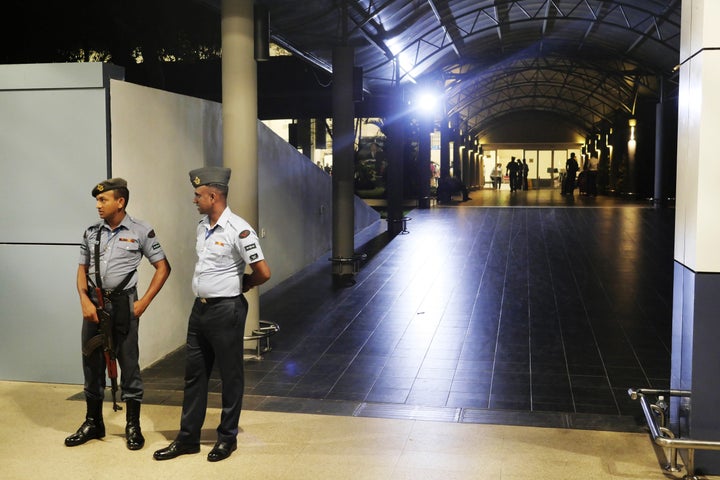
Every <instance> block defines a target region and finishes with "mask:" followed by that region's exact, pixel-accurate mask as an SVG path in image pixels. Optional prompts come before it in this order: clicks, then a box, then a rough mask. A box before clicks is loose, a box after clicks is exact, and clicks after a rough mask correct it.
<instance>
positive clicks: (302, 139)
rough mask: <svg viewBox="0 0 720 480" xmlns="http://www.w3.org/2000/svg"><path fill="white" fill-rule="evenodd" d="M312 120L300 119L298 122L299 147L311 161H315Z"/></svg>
mask: <svg viewBox="0 0 720 480" xmlns="http://www.w3.org/2000/svg"><path fill="white" fill-rule="evenodd" d="M310 124H311V122H310V119H309V118H298V121H297V146H298V148H299V149H300V150H301V151H302V154H303V155H305V156H306V157H307V158H309V159H310V160H312V159H313V155H312V153H313V152H312V133H311V130H310Z"/></svg>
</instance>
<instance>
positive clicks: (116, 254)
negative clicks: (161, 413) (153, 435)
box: [65, 178, 170, 450]
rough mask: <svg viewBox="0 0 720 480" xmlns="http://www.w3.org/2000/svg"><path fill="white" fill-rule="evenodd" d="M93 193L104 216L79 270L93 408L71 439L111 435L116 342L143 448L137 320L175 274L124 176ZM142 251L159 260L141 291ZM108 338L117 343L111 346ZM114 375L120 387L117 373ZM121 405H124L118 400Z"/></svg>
mask: <svg viewBox="0 0 720 480" xmlns="http://www.w3.org/2000/svg"><path fill="white" fill-rule="evenodd" d="M92 196H93V197H95V199H96V200H97V204H96V206H97V210H98V214H99V215H100V218H101V219H102V221H100V222H98V223H96V224H94V225H91V226H90V227H89V228H88V229H87V230H85V234H84V235H83V239H82V244H81V245H80V262H79V265H78V271H77V289H78V293H79V295H80V305H81V307H82V315H83V325H82V345H83V374H84V377H85V389H84V390H85V401H86V403H87V414H86V416H85V422H83V424H82V425H81V426H80V428H79V429H78V430H77V432H75V433H74V434H72V435H70V436H69V437H67V438H66V439H65V445H67V446H68V447H74V446H77V445H82V444H83V443H85V442H87V441H88V440H92V439H95V438H102V437H104V436H105V424H104V423H103V416H102V403H103V398H104V396H105V367H106V362H107V366H108V367H109V370H110V365H111V364H110V362H109V361H108V360H107V359H106V355H105V354H106V353H109V352H108V350H112V352H111V353H112V355H113V359H112V365H113V366H114V365H115V363H114V362H115V358H117V361H118V363H119V364H120V368H121V370H122V375H121V382H120V383H121V389H122V395H121V398H122V400H124V401H125V402H126V409H127V410H126V418H127V426H126V427H125V436H126V442H127V447H128V448H129V449H130V450H138V449H140V448H142V447H143V445H144V444H145V439H144V438H143V435H142V432H141V430H140V403H141V402H142V397H143V384H142V379H141V378H140V366H139V365H138V356H139V349H138V320H139V318H140V316H141V315H142V314H143V312H145V310H146V309H147V308H148V305H150V302H151V301H152V299H153V298H155V295H157V293H158V292H159V291H160V289H161V288H162V286H163V284H164V283H165V280H167V278H168V276H169V275H170V264H169V263H168V261H167V260H166V259H165V253H164V252H163V249H162V247H160V243H159V241H158V239H157V238H156V237H155V231H154V230H153V229H152V227H150V225H148V224H147V223H145V222H143V221H141V220H138V219H134V218H132V217H130V215H128V214H127V213H126V211H125V210H126V208H127V204H128V201H129V198H130V193H129V191H128V188H127V182H126V181H125V180H123V179H122V178H111V179H108V180H105V181H103V182H100V183H99V184H97V186H96V187H95V188H93V190H92ZM143 256H145V257H147V259H148V260H149V261H150V263H151V264H152V265H153V267H155V273H154V274H153V277H152V280H151V281H150V285H149V286H148V288H147V291H146V292H145V294H144V295H143V296H142V297H140V298H138V293H137V288H136V285H137V280H138V274H137V267H138V265H139V264H140V260H141V259H142V257H143ZM106 321H107V323H105V322H106ZM108 325H110V326H111V327H109V329H107V330H105V329H103V327H105V326H108ZM95 339H101V343H102V344H96V345H95V346H94V347H89V345H92V344H93V340H95ZM108 342H110V343H108ZM108 344H109V345H111V346H112V348H111V349H108ZM108 373H110V372H108ZM115 375H117V373H116V372H115ZM111 380H112V381H113V384H114V387H115V388H116V387H117V385H116V384H115V378H113V376H112V375H111ZM113 402H114V392H113ZM115 408H116V409H120V407H117V405H115Z"/></svg>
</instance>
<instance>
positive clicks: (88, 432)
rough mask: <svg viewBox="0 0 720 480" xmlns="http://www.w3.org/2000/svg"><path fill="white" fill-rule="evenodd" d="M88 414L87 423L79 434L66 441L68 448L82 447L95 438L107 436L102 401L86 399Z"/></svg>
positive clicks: (85, 422) (74, 434)
mask: <svg viewBox="0 0 720 480" xmlns="http://www.w3.org/2000/svg"><path fill="white" fill-rule="evenodd" d="M85 402H86V403H87V414H86V415H85V421H84V422H83V424H82V425H80V428H78V430H77V432H75V433H73V434H72V435H70V436H69V437H67V438H66V439H65V445H66V446H68V447H76V446H78V445H82V444H83V443H85V442H87V441H88V440H92V439H95V438H103V437H104V436H105V424H104V423H103V416H102V399H99V400H94V399H90V398H88V399H86V400H85Z"/></svg>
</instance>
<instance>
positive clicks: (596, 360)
mask: <svg viewBox="0 0 720 480" xmlns="http://www.w3.org/2000/svg"><path fill="white" fill-rule="evenodd" d="M476 193H477V194H476V195H473V201H472V202H471V203H475V204H479V203H482V202H485V201H486V200H485V198H486V197H483V196H482V194H480V193H479V192H476ZM524 193H527V194H530V193H531V192H523V193H521V194H524ZM508 195H510V194H509V193H508ZM535 195H536V197H534V199H533V200H530V201H528V202H527V203H528V204H532V205H537V206H533V207H520V206H518V207H515V208H490V207H487V208H485V207H472V206H462V207H445V208H432V209H427V210H415V211H412V212H410V213H409V216H411V217H412V222H411V223H409V224H408V229H409V230H410V233H409V234H407V235H400V236H397V237H396V238H394V239H392V240H390V239H389V238H388V237H387V235H386V234H385V233H384V229H385V224H384V223H378V224H377V225H376V227H375V228H371V229H368V230H366V231H365V232H363V233H362V234H361V235H359V236H358V237H357V239H356V250H357V251H358V252H363V253H367V260H366V261H365V263H364V264H363V265H362V266H361V270H360V272H359V273H358V275H357V282H356V284H355V285H353V286H351V287H348V288H344V289H337V288H333V286H332V281H331V273H330V267H329V262H328V261H327V258H323V259H320V260H319V261H318V262H316V263H315V264H313V265H311V266H309V267H308V268H306V269H305V270H303V271H302V272H300V273H298V274H297V275H295V276H294V277H293V278H291V279H289V280H287V281H285V282H283V283H282V284H280V285H279V286H277V287H275V288H274V289H273V290H271V291H268V292H264V293H263V295H262V296H261V312H262V314H261V315H262V318H263V319H265V320H271V321H274V322H277V323H278V324H279V325H280V327H281V330H280V332H279V333H278V334H277V335H275V336H274V337H273V338H272V339H271V343H272V346H273V350H272V351H271V352H269V353H267V354H266V355H265V357H264V359H263V360H262V361H257V362H247V364H246V377H247V382H246V396H247V399H246V402H245V404H246V408H257V409H263V408H264V409H272V408H284V409H286V410H284V411H307V410H312V411H314V412H318V411H323V407H322V405H328V406H331V405H332V406H333V408H332V409H331V410H332V411H328V413H330V414H346V412H355V413H353V414H357V415H369V413H368V412H386V415H388V416H393V415H395V414H396V413H397V412H400V413H397V415H400V416H403V415H406V414H407V412H410V411H413V409H418V410H417V411H422V409H425V408H427V409H447V410H448V414H447V418H453V419H455V420H454V421H474V420H473V419H475V420H476V421H487V420H488V419H490V418H492V419H495V420H497V421H499V423H504V422H506V423H508V424H518V423H522V422H524V424H543V421H544V420H543V419H545V420H546V421H545V423H544V424H546V425H555V424H563V425H566V426H573V425H576V426H577V425H586V426H587V425H589V427H587V428H601V427H602V425H603V419H605V420H606V421H605V425H606V426H607V428H608V429H618V428H625V429H632V428H639V425H640V424H641V422H640V421H639V420H637V419H638V418H639V415H640V412H639V406H638V405H636V404H634V403H633V402H632V401H631V400H629V398H628V396H627V389H628V388H630V387H656V388H657V387H663V386H667V385H668V384H669V374H670V334H671V332H670V328H671V303H670V302H671V298H672V263H673V260H672V245H673V235H674V225H673V219H674V211H673V210H672V209H652V208H649V207H648V206H647V205H644V204H642V203H632V204H631V203H626V202H622V201H620V200H617V199H610V198H602V199H601V198H599V197H598V198H596V199H594V200H593V202H592V203H589V204H587V205H586V203H588V202H585V200H583V199H576V201H575V202H574V204H573V205H574V206H572V207H571V208H567V207H553V206H552V201H553V198H552V195H553V193H552V192H549V193H547V194H546V195H547V196H549V198H544V197H542V195H543V194H542V193H536V194H535ZM518 197H519V196H518ZM487 198H489V197H487ZM518 201H519V200H518V199H517V198H516V199H514V200H513V202H512V203H513V204H517V203H518ZM563 202H564V203H562V204H561V205H567V202H565V201H564V200H563ZM486 205H487V203H486ZM546 205H547V206H546ZM583 206H590V207H594V208H582V207H583ZM181 370H182V352H181V351H179V352H176V353H175V354H173V355H170V356H169V357H168V358H167V359H165V360H164V361H162V362H159V363H158V364H156V365H154V366H153V367H151V368H149V369H147V370H146V371H145V373H144V374H145V377H144V378H145V381H146V388H147V389H159V390H173V389H182V372H181ZM338 402H339V403H338ZM343 403H345V404H346V405H345V406H341V405H342V404H343ZM353 405H354V407H353ZM380 405H385V407H383V408H379V406H380ZM375 406H377V407H378V408H376V407H375ZM393 407H395V408H397V409H400V410H396V413H387V412H389V411H392V408H393ZM295 408H297V410H294V409H295ZM402 409H405V410H402ZM432 411H433V412H438V411H439V410H432ZM343 412H345V413H343ZM360 412H364V413H360ZM453 412H455V413H453ZM463 412H465V413H463ZM478 412H487V414H481V413H478ZM440 416H442V417H445V415H444V414H443V415H440ZM498 419H500V420H498ZM502 419H505V420H502ZM569 419H570V420H569ZM580 419H581V420H580ZM621 426H622V427H621ZM579 428H585V427H579Z"/></svg>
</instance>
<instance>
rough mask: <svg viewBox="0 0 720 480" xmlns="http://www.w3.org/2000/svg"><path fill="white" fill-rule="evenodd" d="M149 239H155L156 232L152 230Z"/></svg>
mask: <svg viewBox="0 0 720 480" xmlns="http://www.w3.org/2000/svg"><path fill="white" fill-rule="evenodd" d="M148 238H155V230H150V232H149V233H148Z"/></svg>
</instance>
